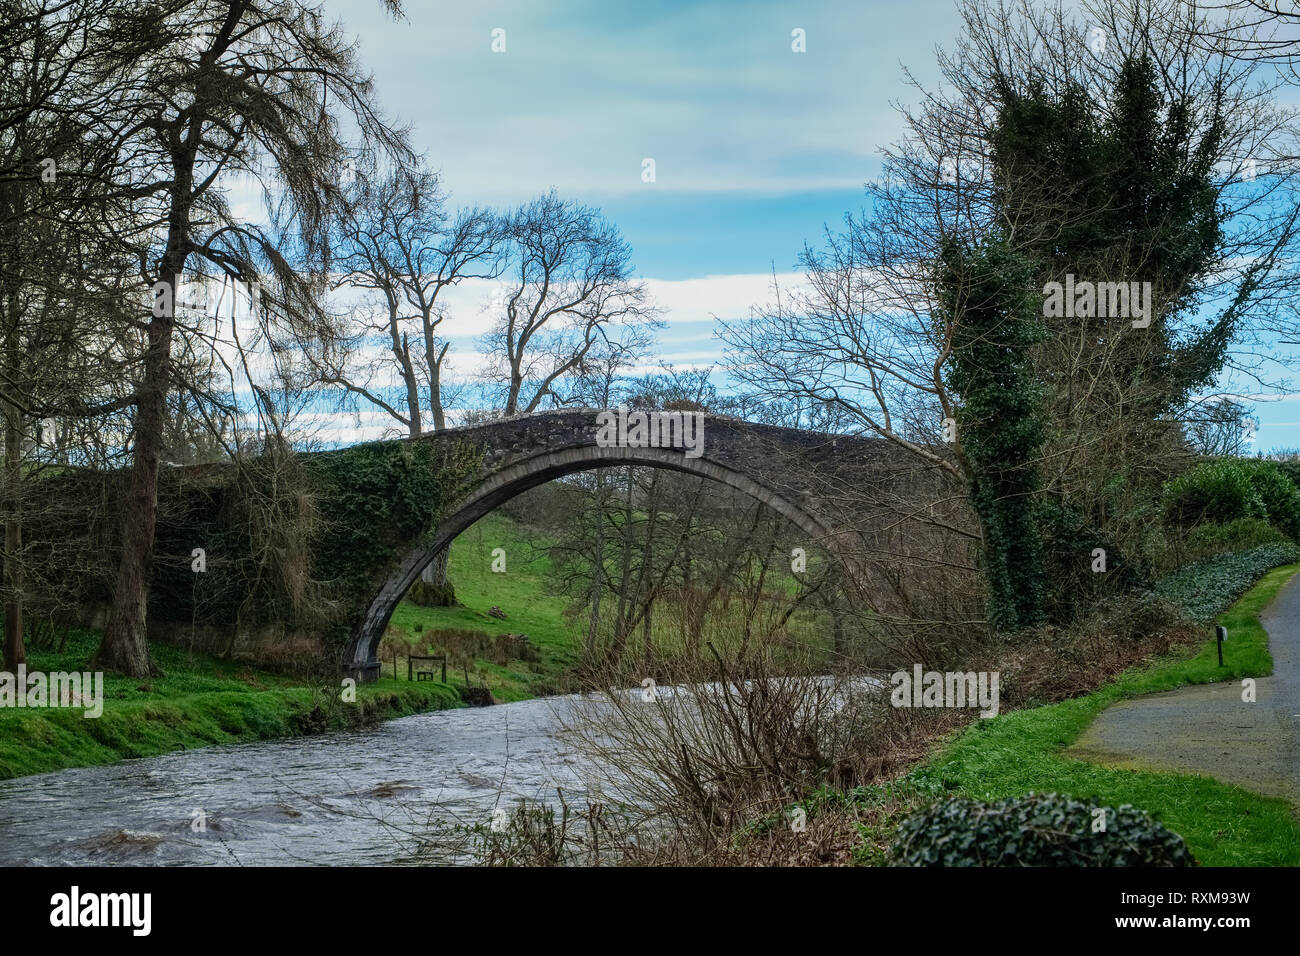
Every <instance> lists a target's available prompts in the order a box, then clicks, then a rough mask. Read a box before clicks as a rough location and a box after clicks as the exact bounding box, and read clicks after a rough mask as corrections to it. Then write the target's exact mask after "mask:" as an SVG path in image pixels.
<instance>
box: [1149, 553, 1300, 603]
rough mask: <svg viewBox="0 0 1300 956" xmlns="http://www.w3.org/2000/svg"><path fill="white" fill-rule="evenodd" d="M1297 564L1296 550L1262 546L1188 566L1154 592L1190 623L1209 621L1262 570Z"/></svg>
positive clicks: (1253, 580)
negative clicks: (1178, 608) (1187, 618)
mask: <svg viewBox="0 0 1300 956" xmlns="http://www.w3.org/2000/svg"><path fill="white" fill-rule="evenodd" d="M1294 561H1300V547H1297V546H1296V545H1294V544H1291V543H1290V542H1288V543H1286V544H1265V545H1261V546H1260V547H1258V548H1251V549H1250V550H1249V551H1237V552H1233V553H1231V554H1219V555H1215V556H1214V557H1212V558H1206V559H1204V560H1202V561H1197V562H1196V563H1194V564H1189V565H1188V566H1187V567H1185V568H1183V569H1182V570H1181V571H1178V572H1177V573H1175V574H1171V575H1169V577H1167V578H1164V579H1163V580H1161V581H1160V583H1159V584H1157V585H1156V592H1157V593H1158V594H1160V595H1161V596H1163V597H1166V598H1168V599H1169V600H1171V601H1173V602H1174V603H1175V604H1177V605H1178V606H1179V607H1180V608H1181V609H1182V611H1183V613H1184V614H1186V615H1187V616H1188V617H1190V618H1192V619H1193V620H1197V621H1203V620H1211V619H1213V618H1215V617H1217V616H1218V615H1220V614H1222V613H1223V612H1224V611H1226V610H1227V609H1228V607H1229V606H1230V605H1231V604H1232V602H1233V601H1235V600H1237V598H1239V597H1241V595H1243V594H1245V593H1246V591H1247V589H1249V588H1250V586H1251V585H1252V584H1254V583H1255V582H1256V581H1257V580H1259V578H1260V577H1261V576H1262V575H1263V574H1264V572H1265V571H1270V570H1272V569H1273V568H1276V567H1279V566H1281V565H1283V564H1291V563H1292V562H1294Z"/></svg>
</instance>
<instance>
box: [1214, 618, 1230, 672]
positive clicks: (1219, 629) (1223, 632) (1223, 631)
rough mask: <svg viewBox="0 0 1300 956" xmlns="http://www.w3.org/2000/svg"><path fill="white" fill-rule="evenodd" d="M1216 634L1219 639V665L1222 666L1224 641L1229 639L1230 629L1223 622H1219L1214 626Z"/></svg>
mask: <svg viewBox="0 0 1300 956" xmlns="http://www.w3.org/2000/svg"><path fill="white" fill-rule="evenodd" d="M1214 636H1215V638H1216V639H1217V643H1218V645H1219V666H1220V667H1222V666H1223V642H1224V641H1226V640H1227V639H1228V629H1227V628H1226V627H1224V626H1223V625H1222V624H1219V625H1217V626H1216V627H1215V628H1214Z"/></svg>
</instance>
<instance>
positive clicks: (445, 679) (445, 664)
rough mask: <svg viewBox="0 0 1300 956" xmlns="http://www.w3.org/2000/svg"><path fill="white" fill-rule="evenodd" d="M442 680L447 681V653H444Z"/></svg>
mask: <svg viewBox="0 0 1300 956" xmlns="http://www.w3.org/2000/svg"><path fill="white" fill-rule="evenodd" d="M442 682H443V683H444V684H445V683H447V655H446V654H443V655H442Z"/></svg>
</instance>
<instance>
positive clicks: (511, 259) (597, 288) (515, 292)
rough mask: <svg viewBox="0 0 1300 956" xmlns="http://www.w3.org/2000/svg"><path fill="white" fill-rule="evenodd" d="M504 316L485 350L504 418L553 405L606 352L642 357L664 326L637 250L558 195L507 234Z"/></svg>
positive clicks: (515, 216)
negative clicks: (640, 277)
mask: <svg viewBox="0 0 1300 956" xmlns="http://www.w3.org/2000/svg"><path fill="white" fill-rule="evenodd" d="M505 235H506V240H507V241H506V250H505V254H506V256H507V266H506V269H505V272H504V273H503V276H504V277H505V278H506V279H507V281H508V285H507V287H506V289H505V290H504V293H503V301H502V314H501V316H500V319H499V321H498V324H497V327H496V329H495V330H494V331H493V332H492V334H491V335H489V336H488V338H487V340H486V342H485V345H486V347H487V349H488V350H489V351H490V352H491V354H492V356H493V357H494V358H495V359H496V361H497V363H498V364H497V367H496V369H495V377H496V381H497V383H498V385H499V391H500V396H501V398H500V407H501V409H502V410H503V412H504V414H506V415H516V414H519V413H521V412H525V413H526V412H532V411H535V410H537V409H538V408H540V407H542V404H543V402H545V401H546V400H547V399H548V398H549V399H551V400H552V401H555V400H556V399H557V398H558V395H559V391H560V389H561V387H562V380H563V379H564V378H565V377H566V376H569V375H572V374H573V373H575V372H580V371H581V370H582V368H583V364H584V362H588V361H590V360H592V359H594V358H595V356H596V355H597V354H599V353H601V352H606V351H607V352H612V353H620V354H628V353H636V352H637V351H639V350H640V349H641V348H643V347H644V346H645V345H646V344H647V343H648V336H649V331H650V329H652V328H653V327H654V326H655V325H656V324H657V321H658V314H657V312H656V310H655V308H654V307H653V306H652V305H651V304H650V303H649V300H648V296H647V293H646V288H645V285H644V283H641V282H637V281H636V280H634V279H633V278H632V266H631V250H630V248H629V247H628V244H627V243H626V242H625V241H624V240H623V238H622V236H621V235H620V234H619V231H618V229H617V228H616V227H615V226H614V225H613V224H611V223H609V222H608V221H606V220H605V219H604V218H603V217H602V216H601V215H600V213H599V211H597V210H595V209H592V208H590V207H588V206H583V205H579V204H577V203H574V202H571V201H567V200H563V199H560V198H559V197H558V196H557V195H556V194H555V193H554V192H553V191H552V192H550V193H547V194H546V195H544V196H540V197H538V198H537V199H534V200H532V201H531V202H529V203H525V204H524V205H522V206H520V207H519V208H518V209H516V210H515V211H514V212H513V213H512V214H511V215H510V216H509V217H508V219H507V224H506V227H505Z"/></svg>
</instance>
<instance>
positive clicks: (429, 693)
mask: <svg viewBox="0 0 1300 956" xmlns="http://www.w3.org/2000/svg"><path fill="white" fill-rule="evenodd" d="M98 644H99V635H98V634H96V633H95V632H93V631H75V632H72V633H71V634H69V635H68V636H67V638H66V640H65V641H63V642H62V643H61V644H60V646H59V648H57V649H35V650H32V651H31V652H30V653H29V655H28V662H27V672H28V673H29V674H32V673H38V672H39V673H46V674H52V673H59V672H63V673H79V672H83V671H85V669H86V661H88V660H89V659H90V657H91V655H92V654H93V653H94V651H95V648H96V647H97V646H98ZM150 651H151V653H152V655H153V660H154V662H155V664H156V666H157V668H158V671H159V674H158V676H157V677H153V678H149V679H147V680H144V681H141V680H138V679H136V678H131V677H123V676H120V675H116V674H105V675H104V679H103V702H102V704H103V713H102V714H100V716H98V717H87V716H86V712H87V711H86V708H82V707H66V706H65V707H49V706H45V707H39V708H26V707H24V708H18V707H15V706H0V779H11V778H14V777H22V776H27V775H30V774H39V773H47V772H49V771H52V770H59V769H63V768H67V767H88V766H95V765H100V764H106V763H112V762H115V761H118V760H124V759H129V758H133V757H149V756H154V755H157V754H162V753H167V752H169V751H174V750H192V749H194V748H196V747H207V746H210V745H212V744H229V743H233V742H237V741H248V740H268V739H272V738H279V737H287V738H294V737H302V736H306V735H311V734H319V733H323V732H326V731H330V730H343V729H347V728H356V727H365V726H369V725H372V724H374V723H377V722H379V721H382V720H388V719H391V718H394V717H402V716H406V715H409V714H416V713H422V712H425V711H431V710H443V709H446V708H449V707H458V706H460V694H459V692H458V691H457V690H456V689H455V688H454V687H451V686H449V685H447V684H442V683H438V682H433V681H422V682H416V683H408V682H406V681H395V680H393V679H392V678H386V679H383V680H380V681H378V682H377V683H374V684H368V685H364V686H361V687H357V688H356V692H355V695H351V694H347V693H345V688H344V686H343V685H342V682H341V681H338V682H333V683H327V682H322V683H319V684H312V683H306V682H303V681H301V680H294V679H293V678H290V677H287V676H285V675H281V674H274V673H270V672H267V671H263V670H257V669H254V668H250V667H247V666H244V665H241V664H236V663H233V662H229V661H221V660H218V659H216V658H212V657H208V656H205V655H201V654H193V655H191V654H189V653H187V652H186V651H184V650H182V649H180V648H176V647H171V646H168V645H162V644H154V645H152V646H151V648H150ZM349 698H351V699H349Z"/></svg>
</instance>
